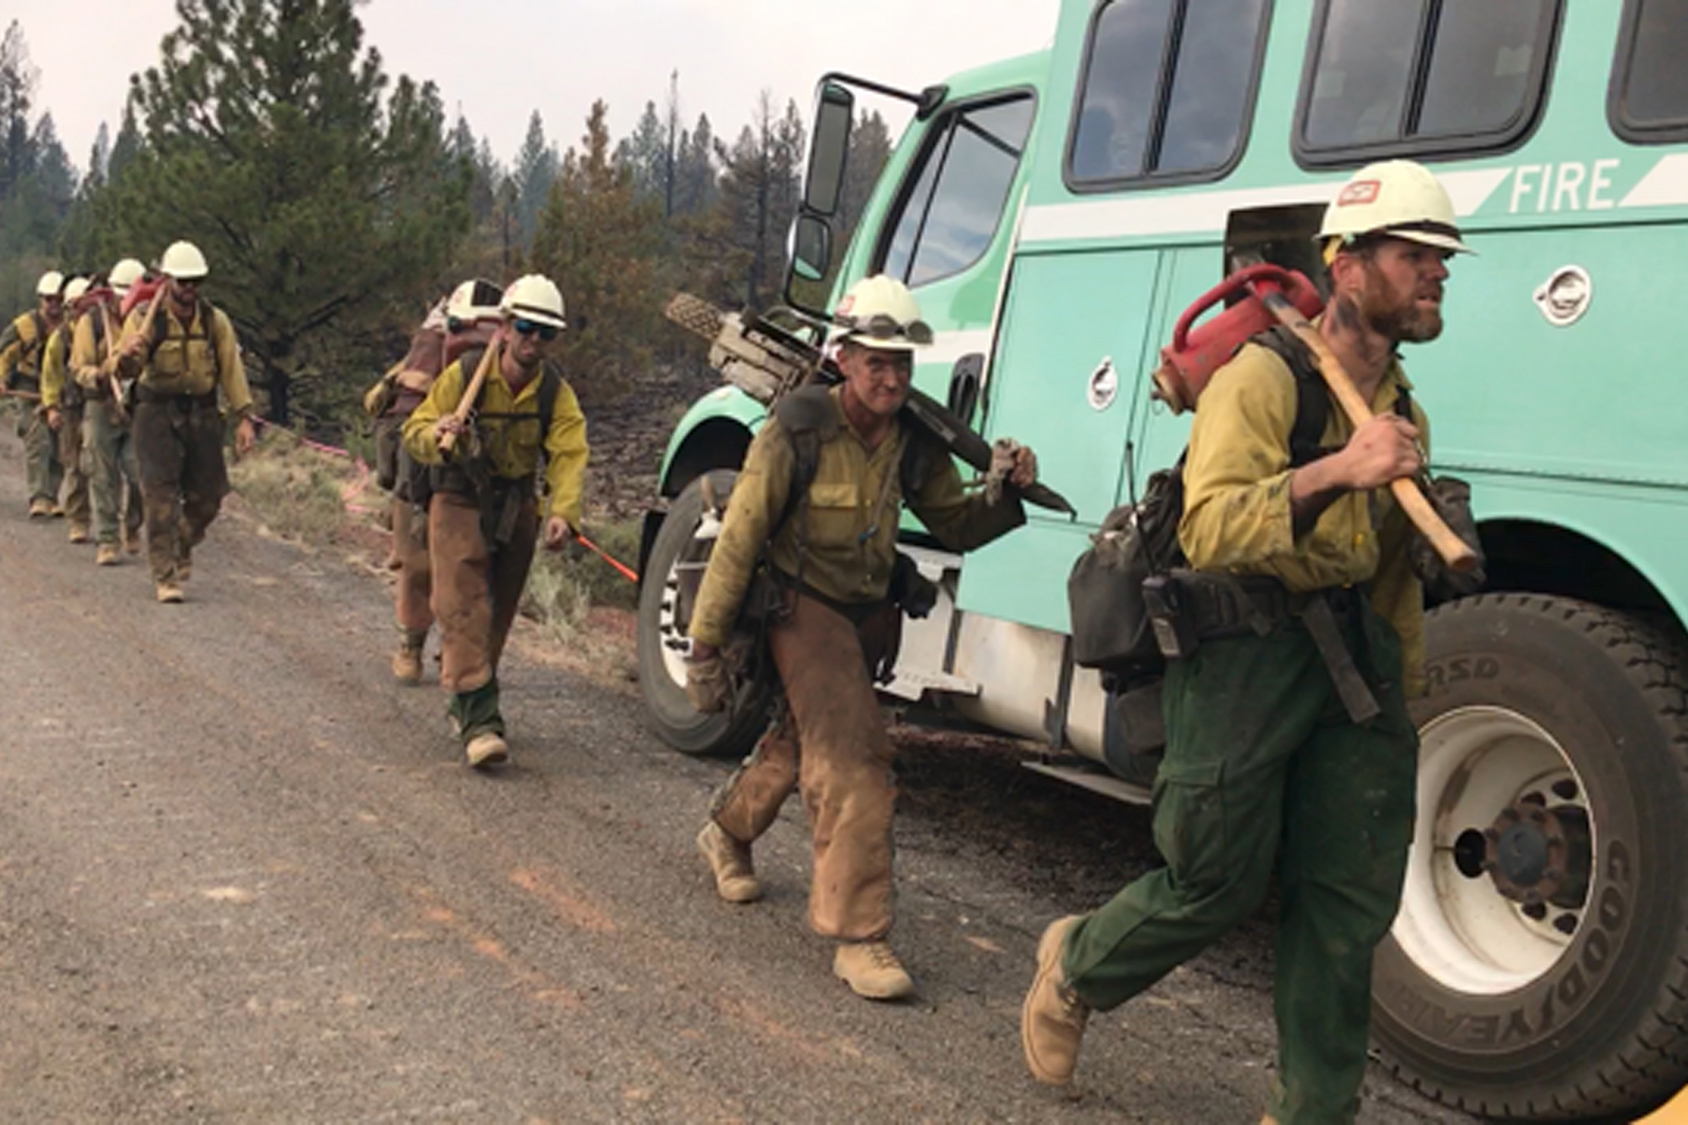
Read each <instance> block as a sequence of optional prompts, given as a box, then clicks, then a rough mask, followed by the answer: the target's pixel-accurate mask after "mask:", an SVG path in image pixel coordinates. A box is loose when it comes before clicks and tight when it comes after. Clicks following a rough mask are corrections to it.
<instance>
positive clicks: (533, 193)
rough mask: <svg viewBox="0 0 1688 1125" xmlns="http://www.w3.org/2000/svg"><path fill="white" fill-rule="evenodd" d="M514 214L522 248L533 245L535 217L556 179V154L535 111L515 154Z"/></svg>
mask: <svg viewBox="0 0 1688 1125" xmlns="http://www.w3.org/2000/svg"><path fill="white" fill-rule="evenodd" d="M514 179H515V188H516V198H517V214H518V215H519V217H520V220H521V241H522V246H523V247H527V246H529V245H531V244H532V243H533V232H534V230H535V229H536V228H537V227H538V226H539V213H540V212H541V211H542V210H544V209H545V202H546V200H548V199H550V198H551V185H552V183H554V182H555V181H556V179H557V150H556V149H555V148H554V147H553V146H552V145H551V143H550V142H549V141H547V140H546V139H545V123H544V121H542V120H541V119H540V116H539V111H538V110H537V109H536V110H534V111H533V116H531V117H529V118H528V131H527V139H526V140H524V141H523V142H522V150H521V152H519V153H517V154H516V170H515V173H514Z"/></svg>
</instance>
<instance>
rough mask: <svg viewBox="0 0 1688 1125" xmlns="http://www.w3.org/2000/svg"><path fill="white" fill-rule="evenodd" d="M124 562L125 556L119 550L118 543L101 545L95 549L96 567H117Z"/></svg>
mask: <svg viewBox="0 0 1688 1125" xmlns="http://www.w3.org/2000/svg"><path fill="white" fill-rule="evenodd" d="M121 561H123V556H122V554H121V553H119V552H118V550H117V544H116V543H101V544H100V545H99V546H98V547H95V548H94V565H95V566H116V565H117V564H118V563H119V562H121Z"/></svg>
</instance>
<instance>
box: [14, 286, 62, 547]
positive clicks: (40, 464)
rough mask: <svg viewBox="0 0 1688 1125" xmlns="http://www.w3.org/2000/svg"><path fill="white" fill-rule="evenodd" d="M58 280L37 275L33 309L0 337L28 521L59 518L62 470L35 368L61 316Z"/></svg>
mask: <svg viewBox="0 0 1688 1125" xmlns="http://www.w3.org/2000/svg"><path fill="white" fill-rule="evenodd" d="M64 280H65V279H64V275H63V274H62V273H60V272H59V271H58V270H48V271H47V272H46V273H44V274H42V275H41V278H40V280H39V281H37V282H36V283H35V302H36V303H35V308H34V309H33V310H32V311H30V312H26V313H22V314H20V315H19V316H18V317H17V319H15V320H13V321H12V323H11V324H9V325H7V326H6V330H5V331H4V332H0V382H3V383H4V385H5V388H6V390H8V391H11V392H13V393H15V394H17V395H18V396H19V397H21V398H23V399H24V410H23V413H22V414H21V415H20V416H19V418H18V436H19V437H21V438H23V456H24V471H25V476H26V478H27V480H28V484H29V518H30V519H32V520H33V519H44V518H49V517H54V516H62V515H64V509H63V508H61V507H59V486H60V485H61V484H62V483H63V480H64V466H63V465H62V464H61V463H60V461H59V448H58V443H57V442H56V441H54V440H53V431H52V430H50V429H49V428H48V427H47V418H46V411H45V410H43V409H41V406H40V396H41V364H42V361H43V359H44V358H45V353H46V350H47V340H48V338H49V337H50V336H51V335H52V333H53V331H54V330H55V329H57V328H58V326H59V322H60V320H61V319H62V318H63V316H64V296H63V291H64Z"/></svg>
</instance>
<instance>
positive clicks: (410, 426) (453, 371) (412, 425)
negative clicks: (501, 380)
mask: <svg viewBox="0 0 1688 1125" xmlns="http://www.w3.org/2000/svg"><path fill="white" fill-rule="evenodd" d="M561 397H562V396H560V395H559V396H558V399H559V406H560V405H561ZM462 399H463V364H462V362H461V361H456V362H453V363H452V365H451V366H450V367H448V368H446V369H445V370H444V371H442V372H440V377H439V378H438V379H435V380H434V385H433V386H432V387H430V388H429V389H428V397H427V398H425V399H423V400H422V404H421V405H420V406H418V407H417V408H416V409H415V410H413V411H411V412H410V417H409V418H406V419H405V420H404V449H405V452H406V453H409V454H410V456H411V458H412V459H413V460H414V461H415V462H416V463H417V464H419V465H439V464H443V463H444V461H445V458H444V457H442V456H441V455H440V443H439V441H438V439H436V438H435V437H434V423H435V422H438V421H439V420H440V419H441V418H444V417H445V416H446V415H447V414H450V413H451V412H452V411H453V410H456V409H457V404H458V403H459V402H460V401H462ZM576 409H579V408H578V407H576ZM584 437H585V435H584V434H583V435H582V440H583V441H584Z"/></svg>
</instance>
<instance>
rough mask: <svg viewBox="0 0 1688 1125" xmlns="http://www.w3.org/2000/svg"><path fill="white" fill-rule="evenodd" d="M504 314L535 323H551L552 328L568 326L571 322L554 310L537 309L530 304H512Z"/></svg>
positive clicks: (510, 317) (514, 318) (511, 317)
mask: <svg viewBox="0 0 1688 1125" xmlns="http://www.w3.org/2000/svg"><path fill="white" fill-rule="evenodd" d="M504 315H505V317H507V318H508V319H510V320H531V321H533V322H534V323H535V324H544V325H549V326H550V327H552V328H567V327H568V326H569V322H568V321H566V320H564V319H563V318H562V317H560V316H558V315H557V314H556V313H554V312H547V311H546V310H544V309H536V308H533V307H531V306H529V305H511V306H509V307H508V308H506V309H505V310H504Z"/></svg>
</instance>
